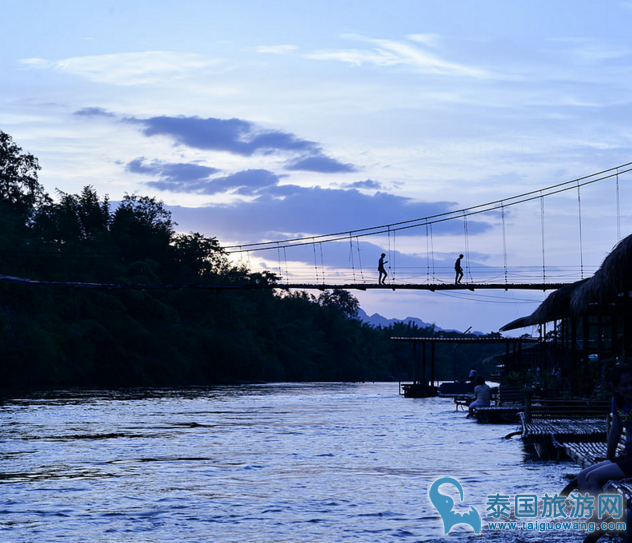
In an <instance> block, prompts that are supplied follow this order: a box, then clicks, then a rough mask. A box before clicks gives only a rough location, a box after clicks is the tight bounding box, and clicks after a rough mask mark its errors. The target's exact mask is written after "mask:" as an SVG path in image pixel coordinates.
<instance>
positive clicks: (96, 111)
mask: <svg viewBox="0 0 632 543" xmlns="http://www.w3.org/2000/svg"><path fill="white" fill-rule="evenodd" d="M73 115H77V116H79V117H116V114H115V113H112V112H111V111H108V110H107V109H103V108H102V107H84V108H82V109H80V110H78V111H75V112H74V113H73Z"/></svg>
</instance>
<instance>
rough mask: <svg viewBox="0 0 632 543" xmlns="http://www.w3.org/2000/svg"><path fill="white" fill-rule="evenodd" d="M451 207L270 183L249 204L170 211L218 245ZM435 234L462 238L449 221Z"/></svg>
mask: <svg viewBox="0 0 632 543" xmlns="http://www.w3.org/2000/svg"><path fill="white" fill-rule="evenodd" d="M222 183H226V184H228V183H229V181H223V182H222ZM233 186H234V185H233ZM244 187H246V185H244ZM455 207H456V204H455V203H453V202H419V201H416V200H413V199H411V198H405V197H402V196H396V195H393V194H388V193H385V192H377V193H375V194H372V195H369V194H365V193H362V192H360V191H358V190H343V189H324V188H320V187H310V188H306V187H299V186H296V185H278V184H270V185H267V186H264V187H259V189H258V190H257V192H256V196H255V198H253V199H252V200H250V201H236V202H233V203H231V204H217V205H210V206H206V207H201V208H195V209H192V208H184V207H179V206H174V207H171V208H170V209H171V210H172V211H173V215H174V220H175V221H176V222H177V223H178V224H179V225H180V227H181V228H182V229H183V230H185V231H189V230H193V231H199V232H203V233H205V234H206V235H209V236H215V237H217V238H218V239H219V240H220V241H224V240H230V241H231V242H232V241H239V242H243V243H246V242H256V241H260V240H262V239H280V238H284V237H288V236H291V237H294V236H301V235H315V234H324V233H327V232H337V231H340V232H344V231H348V230H350V229H359V228H366V227H372V226H375V225H380V224H392V223H396V222H400V221H403V220H408V219H414V218H418V217H429V216H433V215H437V214H440V213H445V212H447V211H450V210H453V209H455ZM489 228H491V226H490V225H489V224H488V223H486V222H485V221H484V220H482V219H481V220H471V221H468V232H469V234H470V235H474V234H477V233H480V232H485V231H487V230H488V229H489ZM433 231H434V234H435V235H437V236H442V235H446V234H450V235H459V236H462V235H463V224H462V223H461V222H459V221H447V222H445V223H441V224H438V225H436V226H435V228H434V229H433ZM422 234H423V235H425V229H423V227H422V228H413V229H410V230H402V231H400V232H399V233H398V234H397V236H398V237H399V236H400V235H401V236H408V235H422Z"/></svg>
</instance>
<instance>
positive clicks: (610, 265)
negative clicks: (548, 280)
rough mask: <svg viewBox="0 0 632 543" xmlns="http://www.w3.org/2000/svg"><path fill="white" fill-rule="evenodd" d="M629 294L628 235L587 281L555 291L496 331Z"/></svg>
mask: <svg viewBox="0 0 632 543" xmlns="http://www.w3.org/2000/svg"><path fill="white" fill-rule="evenodd" d="M629 291H632V235H630V236H628V237H626V238H624V239H622V240H621V241H620V242H619V243H618V244H617V245H615V247H614V248H613V249H612V252H611V253H610V254H609V255H608V256H607V257H606V258H605V259H604V261H603V262H602V263H601V266H600V267H599V269H598V270H597V272H596V273H595V275H593V276H592V277H591V278H590V279H583V280H582V281H577V282H576V283H573V284H571V285H566V286H564V287H561V288H559V289H558V290H556V291H555V292H553V293H552V294H551V295H549V296H548V297H547V298H546V300H544V301H543V302H542V303H541V304H540V306H539V307H538V308H537V309H536V310H535V311H534V312H533V313H532V314H531V315H529V316H528V317H521V318H519V319H516V320H515V321H512V322H510V323H508V324H505V326H503V327H502V328H501V329H500V331H501V332H504V331H505V330H515V329H516V328H524V327H525V326H533V325H534V324H544V323H545V322H551V321H554V320H558V319H561V318H563V317H570V316H572V315H575V316H579V315H582V314H584V313H585V312H586V310H587V308H588V304H590V303H592V302H605V301H607V300H611V299H613V298H615V297H616V296H618V295H619V294H621V293H624V292H629Z"/></svg>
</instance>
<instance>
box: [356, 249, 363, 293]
mask: <svg viewBox="0 0 632 543" xmlns="http://www.w3.org/2000/svg"><path fill="white" fill-rule="evenodd" d="M356 247H357V248H358V263H359V265H360V280H361V281H362V282H363V283H364V269H363V268H362V255H361V254H360V241H359V240H358V238H356Z"/></svg>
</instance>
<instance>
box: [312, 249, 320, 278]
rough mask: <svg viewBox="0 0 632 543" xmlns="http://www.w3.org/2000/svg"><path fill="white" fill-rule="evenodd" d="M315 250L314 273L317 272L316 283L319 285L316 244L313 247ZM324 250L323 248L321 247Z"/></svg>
mask: <svg viewBox="0 0 632 543" xmlns="http://www.w3.org/2000/svg"><path fill="white" fill-rule="evenodd" d="M312 248H313V249H314V271H315V272H316V282H317V283H318V261H317V260H316V244H315V243H314V245H312ZM321 250H322V247H321Z"/></svg>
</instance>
